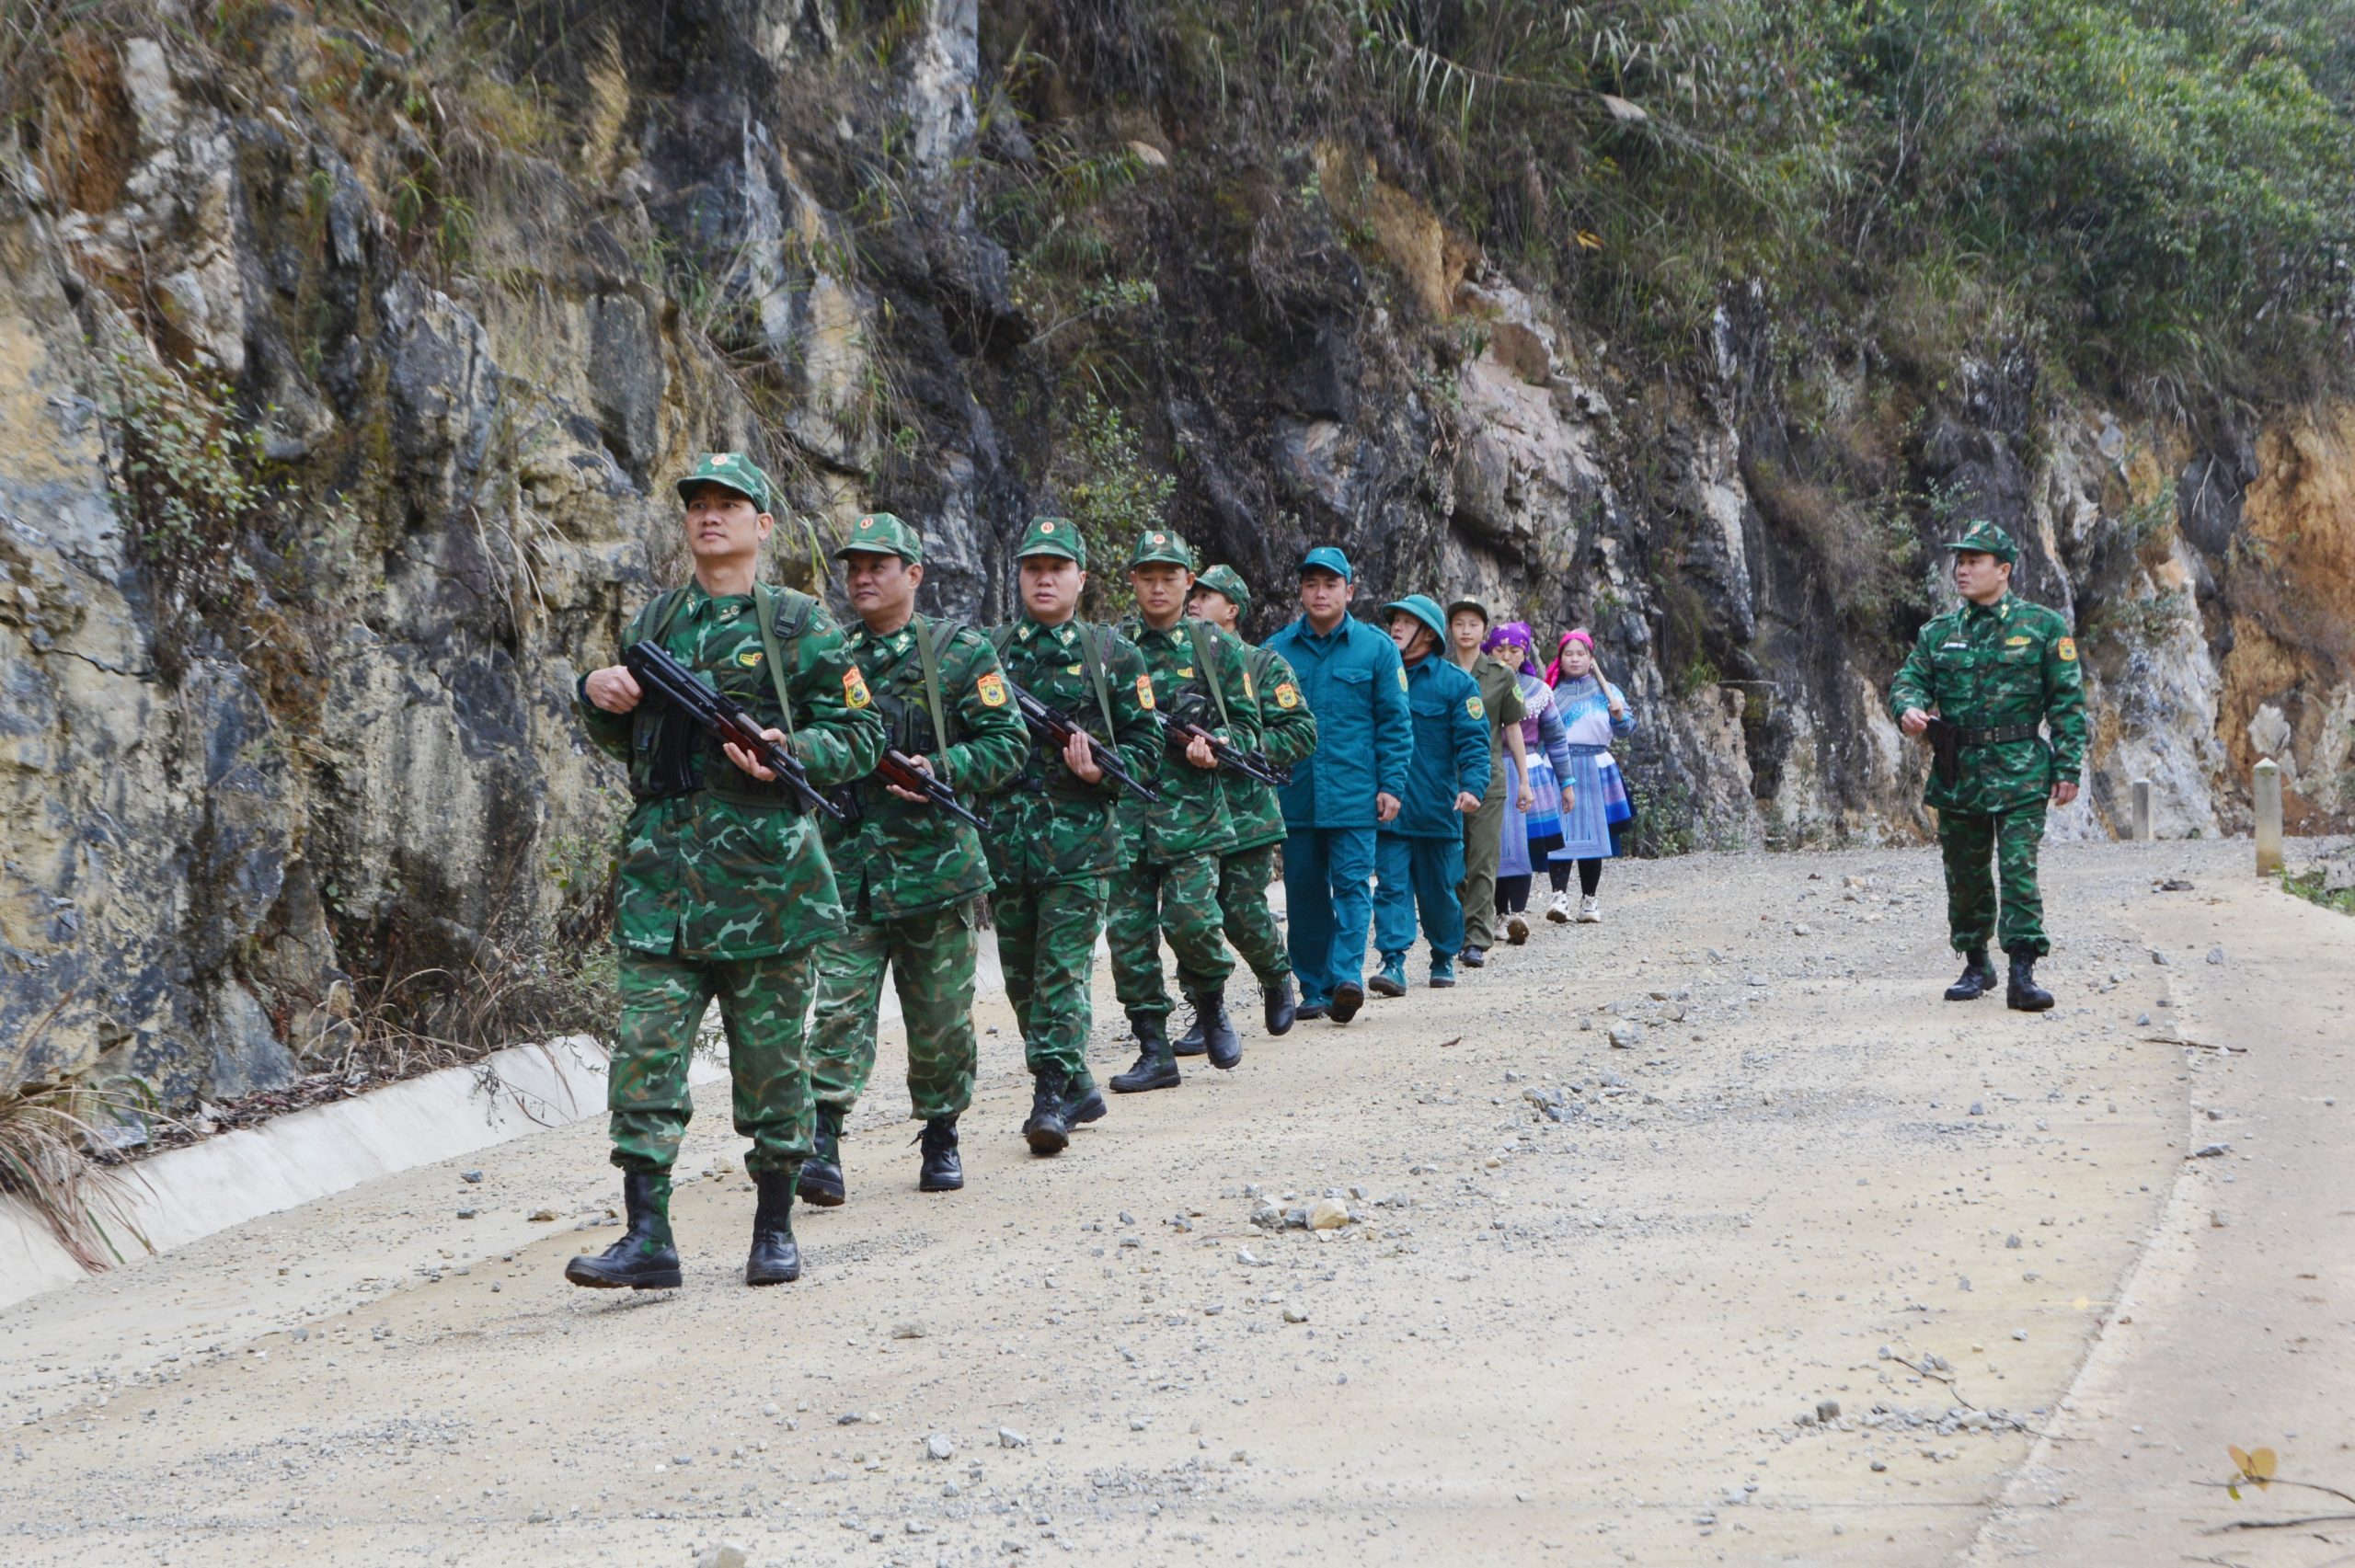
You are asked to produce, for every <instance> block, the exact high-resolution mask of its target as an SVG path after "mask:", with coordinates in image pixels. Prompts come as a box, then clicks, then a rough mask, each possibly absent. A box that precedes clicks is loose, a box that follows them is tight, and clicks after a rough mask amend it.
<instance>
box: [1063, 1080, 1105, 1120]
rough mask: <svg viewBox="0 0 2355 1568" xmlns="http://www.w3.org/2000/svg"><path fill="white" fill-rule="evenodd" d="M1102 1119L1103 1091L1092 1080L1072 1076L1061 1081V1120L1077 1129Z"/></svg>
mask: <svg viewBox="0 0 2355 1568" xmlns="http://www.w3.org/2000/svg"><path fill="white" fill-rule="evenodd" d="M1103 1119H1104V1091H1103V1090H1101V1089H1098V1088H1097V1087H1096V1081H1095V1080H1094V1079H1092V1078H1087V1077H1084V1076H1079V1075H1074V1076H1073V1077H1070V1078H1066V1079H1065V1080H1063V1120H1065V1121H1067V1122H1069V1123H1071V1125H1072V1126H1074V1127H1078V1126H1080V1125H1082V1124H1083V1123H1086V1122H1100V1121H1102V1120H1103Z"/></svg>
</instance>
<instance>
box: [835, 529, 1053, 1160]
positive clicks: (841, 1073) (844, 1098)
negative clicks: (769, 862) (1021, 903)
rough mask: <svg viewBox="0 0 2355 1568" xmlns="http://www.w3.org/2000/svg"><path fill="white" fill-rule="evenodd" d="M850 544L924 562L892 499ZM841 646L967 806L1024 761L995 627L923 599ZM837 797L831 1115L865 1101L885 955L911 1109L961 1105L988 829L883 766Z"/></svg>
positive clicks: (906, 738)
mask: <svg viewBox="0 0 2355 1568" xmlns="http://www.w3.org/2000/svg"><path fill="white" fill-rule="evenodd" d="M854 551H873V552H888V553H891V554H897V555H902V556H903V557H904V558H905V559H907V560H909V561H911V562H912V563H921V562H922V560H923V554H922V547H921V545H920V544H917V542H916V540H915V537H914V534H913V531H911V530H909V529H908V528H907V526H906V525H905V524H904V523H902V522H901V521H899V520H898V519H897V518H894V517H892V516H890V514H889V513H884V514H879V515H878V516H873V517H865V518H861V519H860V520H859V521H858V523H857V524H856V525H855V527H854V528H853V530H852V532H851V534H850V538H849V540H848V542H847V543H846V544H844V546H843V549H842V550H841V551H839V552H837V554H848V553H851V552H854ZM927 647H929V651H930V654H931V657H930V658H929V660H927V658H926V657H925V654H926V650H927ZM844 651H845V652H846V653H847V654H848V656H849V657H850V658H851V660H852V662H853V663H855V664H856V665H857V667H858V669H859V670H860V671H861V673H862V674H863V675H864V677H865V679H866V683H867V690H868V692H870V693H872V696H873V701H874V704H875V710H876V712H877V713H878V714H879V715H880V717H881V722H882V725H883V727H884V734H885V739H886V743H887V744H888V745H890V746H891V747H893V748H895V749H896V750H900V751H902V752H904V753H905V754H907V755H908V756H910V757H922V758H924V759H925V761H928V762H929V763H930V764H931V767H932V772H933V776H934V777H936V778H937V779H939V780H940V781H941V782H942V783H944V784H948V786H949V787H950V788H951V789H953V790H956V791H957V792H958V795H959V798H960V799H961V800H962V801H963V802H964V803H965V805H966V807H967V809H969V810H971V809H974V808H975V807H977V806H978V805H979V804H980V801H979V797H980V796H981V795H983V794H985V793H987V792H989V791H991V790H994V789H996V788H998V787H999V786H1001V785H1003V784H1005V783H1006V782H1007V781H1008V780H1010V779H1011V778H1013V776H1014V774H1015V773H1016V772H1017V770H1018V769H1019V768H1020V767H1021V765H1022V759H1023V756H1024V753H1025V752H1026V751H1027V750H1028V746H1029V739H1028V730H1027V729H1026V728H1025V727H1024V726H1023V723H1022V719H1021V715H1019V713H1018V712H1017V710H1016V708H1015V705H1014V699H1013V696H1012V694H1011V692H1009V691H1008V690H1007V688H1006V683H1005V673H1004V671H1003V670H1000V669H999V667H998V659H997V654H996V652H995V650H994V648H993V647H991V645H990V640H989V639H988V638H987V637H986V636H984V635H982V634H981V633H979V632H976V631H974V630H972V629H971V628H970V627H966V626H961V625H957V624H952V623H949V622H946V621H939V620H936V619H934V618H932V617H930V616H927V615H925V614H922V613H918V614H916V615H914V616H913V617H912V618H911V619H910V620H909V622H908V624H906V625H904V626H902V627H901V628H899V629H898V630H897V631H894V632H889V633H884V634H880V635H878V634H877V633H874V632H872V631H869V630H868V629H867V626H866V625H865V624H854V625H853V626H852V627H851V628H850V631H849V634H848V635H847V637H846V638H845V641H844ZM927 665H929V668H930V669H931V670H932V673H933V680H932V681H930V683H929V688H928V684H927V680H926V669H927ZM936 726H939V727H946V731H947V733H946V734H945V735H944V734H942V733H941V730H940V728H939V727H936ZM837 798H838V799H840V800H844V801H845V802H846V803H847V805H848V807H849V809H848V811H847V812H846V817H847V818H848V820H846V821H844V822H839V823H837V822H832V821H830V822H828V823H827V824H826V825H825V841H826V854H827V858H828V859H830V860H831V861H832V862H833V867H834V879H835V881H836V882H837V883H838V884H839V886H840V888H841V893H842V901H843V905H844V910H845V913H846V915H847V923H846V925H845V926H844V930H843V932H842V933H841V934H840V935H838V936H836V937H834V938H833V939H832V940H830V941H828V942H826V943H824V944H821V946H820V947H819V949H818V956H817V968H818V1002H817V1027H816V1032H815V1034H814V1036H813V1037H812V1039H811V1043H810V1084H811V1089H812V1091H813V1093H814V1094H815V1097H816V1099H817V1102H818V1104H819V1105H820V1106H821V1107H823V1108H830V1109H831V1110H832V1111H833V1113H834V1116H833V1122H834V1125H837V1126H838V1125H839V1124H840V1121H841V1113H844V1112H846V1111H848V1110H849V1109H850V1107H851V1106H852V1105H854V1104H856V1103H857V1101H858V1096H859V1094H860V1093H862V1092H863V1091H864V1090H865V1089H866V1087H867V1077H868V1075H869V1074H870V1073H872V1072H873V1071H874V1070H875V1036H876V1023H877V1013H878V1010H879V1005H880V1003H881V1001H882V996H883V971H884V968H885V967H886V966H887V965H888V966H889V967H890V970H891V976H892V981H893V984H894V986H895V988H896V989H897V990H898V992H899V997H900V1009H901V1015H902V1020H903V1022H904V1024H905V1027H906V1030H907V1036H908V1097H909V1101H910V1104H911V1107H912V1110H911V1114H912V1115H913V1116H915V1117H916V1118H917V1119H919V1120H924V1121H932V1120H935V1119H936V1118H940V1117H955V1116H960V1115H962V1114H963V1113H964V1111H965V1108H966V1106H967V1105H969V1104H971V1101H972V1096H973V1072H974V1067H975V1041H974V1038H973V1015H972V1013H973V966H974V961H975V958H976V956H977V954H976V940H977V939H976V936H975V932H974V926H975V921H976V915H977V909H976V906H977V904H978V902H979V900H980V899H981V898H982V896H983V895H984V894H986V893H988V892H989V890H990V872H989V863H988V858H987V854H986V852H984V850H983V849H982V836H981V834H980V833H978V832H976V831H975V830H973V829H972V828H971V827H970V826H969V825H967V824H966V823H963V822H960V821H959V820H958V819H957V818H954V817H951V816H949V815H948V814H947V813H946V812H943V811H941V810H939V809H937V808H936V807H933V806H930V805H922V804H917V803H915V802H913V801H908V800H903V799H902V798H901V797H900V796H898V795H893V794H892V793H891V792H890V789H889V788H887V787H886V786H885V785H884V784H883V782H882V781H881V780H880V779H879V778H875V777H871V776H870V777H868V778H865V779H861V780H859V781H858V782H857V783H856V784H851V785H849V786H847V787H846V788H845V789H844V791H842V792H840V794H839V795H838V796H837Z"/></svg>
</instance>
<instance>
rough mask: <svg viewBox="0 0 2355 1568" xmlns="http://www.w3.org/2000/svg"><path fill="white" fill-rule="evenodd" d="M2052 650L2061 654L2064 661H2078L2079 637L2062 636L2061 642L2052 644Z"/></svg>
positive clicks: (2066, 662) (2067, 662)
mask: <svg viewBox="0 0 2355 1568" xmlns="http://www.w3.org/2000/svg"><path fill="white" fill-rule="evenodd" d="M2052 651H2053V652H2054V653H2055V654H2057V655H2059V656H2060V659H2061V662H2062V663H2063V664H2074V663H2076V662H2077V639H2076V638H2074V637H2062V639H2061V640H2060V641H2059V642H2057V643H2054V644H2053V645H2052Z"/></svg>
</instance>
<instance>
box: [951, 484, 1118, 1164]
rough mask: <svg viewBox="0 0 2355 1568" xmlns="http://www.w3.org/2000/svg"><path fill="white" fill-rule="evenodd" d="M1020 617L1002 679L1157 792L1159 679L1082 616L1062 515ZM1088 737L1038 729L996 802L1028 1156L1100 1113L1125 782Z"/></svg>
mask: <svg viewBox="0 0 2355 1568" xmlns="http://www.w3.org/2000/svg"><path fill="white" fill-rule="evenodd" d="M1016 554H1017V557H1018V566H1017V570H1018V571H1019V573H1020V589H1021V597H1022V614H1021V617H1020V618H1019V619H1018V620H1017V621H1016V622H1015V623H1014V624H1012V625H1010V626H1001V627H999V628H998V629H997V630H996V631H995V632H994V633H992V634H991V638H992V640H993V641H994V643H995V644H996V645H997V652H998V658H1000V659H1001V660H1003V661H1004V663H1005V678H1006V679H1007V680H1008V681H1011V682H1013V683H1014V684H1016V685H1017V686H1019V687H1020V688H1021V689H1022V690H1023V691H1025V692H1028V693H1030V695H1032V696H1034V697H1036V698H1037V699H1039V701H1040V703H1042V704H1045V705H1046V706H1047V707H1049V708H1051V709H1053V710H1055V711H1057V712H1059V713H1061V714H1062V715H1063V716H1064V717H1065V718H1067V719H1070V720H1071V721H1072V722H1074V724H1077V725H1078V726H1079V727H1081V728H1082V729H1084V730H1086V732H1088V735H1089V736H1092V737H1093V738H1095V739H1097V740H1099V741H1101V742H1102V743H1103V744H1105V745H1107V746H1109V747H1112V748H1114V749H1115V750H1117V751H1118V752H1119V753H1120V765H1121V766H1122V767H1123V768H1125V769H1127V770H1128V773H1129V774H1130V776H1131V777H1132V778H1134V779H1136V780H1137V781H1138V782H1139V783H1141V784H1143V785H1144V786H1145V787H1146V788H1148V789H1150V788H1152V787H1153V784H1154V779H1155V772H1156V766H1155V764H1156V762H1157V761H1158V759H1159V757H1160V754H1161V744H1160V737H1159V733H1158V732H1157V731H1156V730H1155V727H1154V722H1153V713H1152V707H1153V679H1152V677H1151V676H1149V675H1147V674H1146V673H1145V669H1144V660H1143V658H1140V657H1139V656H1138V654H1137V650H1136V649H1135V648H1133V647H1131V646H1129V644H1128V643H1127V642H1126V641H1125V640H1123V639H1122V638H1121V637H1120V636H1119V635H1117V634H1115V633H1114V632H1112V631H1111V630H1110V629H1109V628H1108V627H1103V626H1097V625H1091V624H1088V623H1086V622H1084V621H1082V620H1080V619H1079V596H1080V591H1081V589H1084V588H1085V587H1086V583H1087V570H1086V568H1087V546H1086V544H1085V542H1083V541H1082V539H1081V537H1080V532H1079V527H1078V525H1077V524H1075V523H1074V522H1073V521H1071V520H1070V519H1068V518H1060V517H1041V518H1034V519H1032V520H1031V523H1030V526H1029V528H1028V530H1027V531H1025V532H1024V533H1023V535H1022V543H1021V545H1020V546H1019V548H1018V549H1017V552H1016ZM1090 751H1091V748H1090V747H1089V745H1088V741H1087V738H1086V737H1084V736H1079V735H1074V736H1073V737H1072V738H1071V739H1070V740H1069V741H1068V742H1067V743H1066V744H1064V745H1063V746H1062V747H1054V746H1050V745H1049V744H1048V743H1047V742H1046V741H1045V740H1043V739H1042V738H1040V736H1039V735H1038V734H1036V733H1035V732H1034V733H1033V734H1032V735H1031V737H1030V744H1029V748H1028V750H1027V751H1026V752H1025V753H1024V758H1023V763H1022V768H1021V771H1020V772H1019V773H1017V775H1016V776H1015V780H1014V782H1013V783H1012V784H1009V785H1008V786H1007V787H1006V789H1005V791H1004V792H1002V793H1000V794H999V795H995V796H994V797H993V803H992V812H991V819H990V833H989V853H990V876H991V877H992V879H993V880H994V881H995V883H996V884H997V891H996V892H995V893H994V894H993V895H992V896H991V900H990V903H991V908H992V910H993V912H994V916H995V918H996V923H997V956H998V966H999V967H1000V968H1002V969H1003V970H1004V971H1005V995H1006V1000H1007V1001H1011V1002H1012V1003H1013V1004H1014V1016H1015V1021H1016V1022H1017V1024H1020V1025H1021V1028H1022V1045H1023V1050H1024V1053H1025V1055H1026V1056H1027V1057H1028V1060H1029V1064H1030V1076H1031V1082H1032V1086H1033V1087H1032V1092H1031V1097H1030V1116H1029V1119H1028V1120H1027V1121H1025V1122H1024V1123H1023V1124H1022V1133H1023V1136H1024V1137H1025V1138H1026V1139H1028V1140H1029V1144H1030V1150H1031V1152H1032V1153H1034V1154H1055V1153H1060V1152H1061V1151H1062V1150H1063V1149H1064V1148H1065V1147H1067V1146H1068V1145H1069V1144H1070V1142H1071V1130H1072V1127H1074V1125H1075V1124H1077V1123H1080V1122H1092V1121H1094V1120H1096V1119H1097V1117H1099V1116H1103V1114H1104V1096H1103V1095H1102V1093H1099V1092H1098V1091H1097V1087H1096V1080H1095V1078H1094V1077H1093V1076H1091V1075H1090V1074H1089V1072H1088V1070H1087V1031H1088V1027H1089V1023H1090V1015H1091V1013H1092V1008H1091V1005H1090V999H1089V995H1088V988H1089V983H1090V978H1091V976H1092V975H1093V973H1094V971H1095V967H1096V939H1097V936H1098V935H1100V934H1101V933H1102V932H1103V929H1104V905H1105V898H1106V896H1107V889H1106V879H1107V878H1108V877H1109V876H1111V875H1112V873H1113V872H1115V871H1117V870H1118V869H1120V864H1121V863H1122V861H1123V859H1124V858H1125V853H1124V850H1123V847H1122V841H1121V838H1120V818H1119V817H1118V815H1117V814H1116V806H1117V804H1118V799H1119V795H1120V784H1118V783H1116V782H1115V781H1114V780H1113V779H1112V778H1111V777H1110V776H1109V775H1108V774H1107V773H1105V772H1104V771H1103V770H1102V769H1101V768H1099V767H1098V766H1097V764H1096V761H1095V760H1094V759H1093V757H1092V756H1091V755H1090Z"/></svg>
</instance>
